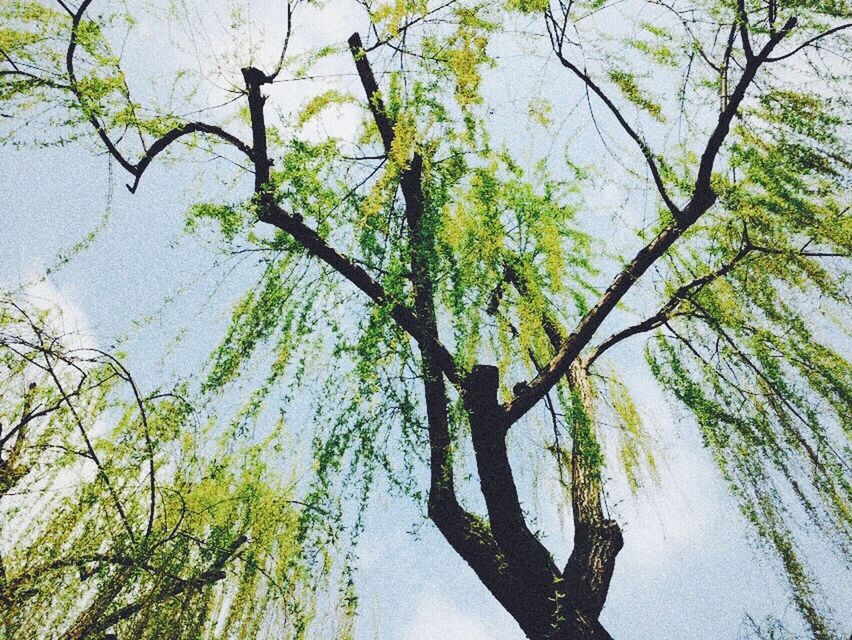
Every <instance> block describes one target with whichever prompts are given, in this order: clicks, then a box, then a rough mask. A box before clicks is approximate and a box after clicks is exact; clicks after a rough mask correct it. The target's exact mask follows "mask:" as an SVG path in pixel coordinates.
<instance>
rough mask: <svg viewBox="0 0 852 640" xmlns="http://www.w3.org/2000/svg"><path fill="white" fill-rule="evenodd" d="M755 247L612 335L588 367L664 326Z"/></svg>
mask: <svg viewBox="0 0 852 640" xmlns="http://www.w3.org/2000/svg"><path fill="white" fill-rule="evenodd" d="M752 249H754V247H752V246H751V245H750V244H745V245H743V248H742V249H740V250H739V251H738V252H737V254H736V255H735V256H734V257H733V258H731V260H730V261H728V262H727V263H725V264H724V265H722V266H721V267H719V268H718V269H716V270H715V271H711V272H710V273H708V274H705V275H703V276H701V277H700V278H696V279H695V280H692V281H691V282H688V283H686V284H685V285H683V286H681V287H679V288H678V289H677V291H675V292H674V294H672V296H671V298H669V300H668V301H667V302H666V303H665V304H664V305H663V306H662V307H660V309H659V310H658V311H657V312H656V313H655V314H654V315H652V316H650V317H648V318H646V319H645V320H642V321H641V322H638V323H636V324H634V325H632V326H629V327H626V328H624V329H622V330H621V331H618V332H617V333H614V334H612V335H611V336H609V337H608V338H607V339H606V340H604V341H603V342H601V343H600V345H598V346H597V347H596V348H595V349H593V350H592V352H591V354H589V357H588V358H587V359H586V366H587V367H590V366H592V363H593V362H594V361H595V360H597V359H598V358H599V357H600V356H601V355H603V353H604V352H605V351H607V350H608V349H609V348H611V347H613V346H615V345H616V344H618V343H619V342H621V341H622V340H625V339H627V338H629V337H631V336H634V335H637V334H639V333H645V332H647V331H652V330H654V329H656V328H657V327H660V326H662V325H663V324H664V323H665V322H666V321H667V320H669V318H671V316H672V314H673V313H674V312H675V311H676V310H677V308H678V307H679V306H680V305H681V303H682V302H684V301H685V300H687V299H688V297H689V296H690V295H692V294H693V293H694V292H696V291H698V290H700V289H701V288H702V287H704V286H705V285H708V284H710V283H711V282H713V281H714V280H718V279H719V278H723V277H724V276H726V275H728V274H729V273H730V272H731V271H732V270H733V269H734V267H735V266H736V265H737V263H739V262H740V261H741V260H742V259H743V258H745V257H746V255H747V254H748V253H749V252H750V251H752Z"/></svg>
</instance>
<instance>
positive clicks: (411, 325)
mask: <svg viewBox="0 0 852 640" xmlns="http://www.w3.org/2000/svg"><path fill="white" fill-rule="evenodd" d="M243 77H244V78H245V80H246V88H247V91H248V97H249V115H250V116H251V125H252V140H253V142H254V147H253V149H252V153H253V162H254V166H255V194H256V198H257V200H258V205H259V208H258V219H259V220H261V221H262V222H266V223H268V224H271V225H273V226H275V227H278V228H279V229H281V230H282V231H284V232H285V233H287V234H288V235H290V236H291V237H292V238H293V239H294V240H296V242H298V243H299V245H301V246H302V247H303V248H304V249H305V250H306V251H307V252H308V253H310V254H311V255H313V256H316V257H317V258H319V259H320V260H322V261H323V262H325V263H326V264H327V265H328V266H330V267H331V268H332V269H334V270H335V271H336V272H337V273H339V274H340V275H341V276H343V277H344V278H346V279H347V280H348V281H349V282H350V283H352V284H353V285H355V287H357V288H358V289H360V290H361V291H362V292H363V293H365V294H366V295H367V296H368V297H369V298H370V299H371V300H372V301H373V302H375V303H376V304H379V305H389V306H390V313H391V317H393V319H394V320H395V321H396V322H397V323H398V324H399V326H400V327H402V329H403V330H404V331H405V332H406V333H408V334H409V335H410V336H411V337H412V338H414V340H415V341H416V342H417V344H418V345H419V346H421V348H425V349H427V350H428V351H429V352H430V354H432V357H433V358H434V361H435V362H436V363H437V365H438V366H439V367H440V370H441V371H442V372H443V374H444V375H446V376H447V379H448V380H450V381H451V382H458V381H459V380H460V376H459V373H458V371H457V369H456V366H455V361H454V360H453V357H452V355H451V354H450V352H449V351H448V350H447V348H446V347H445V346H444V345H443V344H441V342H440V341H439V340H438V339H437V337H436V336H435V335H433V334H432V333H430V332H429V331H428V330H427V328H426V327H424V325H423V323H422V321H421V319H420V318H418V317H417V316H415V314H414V313H413V312H412V311H411V310H410V309H409V308H408V307H406V306H405V305H403V304H401V303H399V302H397V301H395V300H393V299H392V298H391V297H390V296H389V295H388V294H387V292H386V291H385V289H384V287H382V285H381V284H380V283H379V282H377V281H376V280H375V279H374V278H373V277H372V276H371V275H370V274H369V273H367V271H366V270H365V269H364V268H363V267H361V266H359V265H358V264H357V263H356V262H355V261H354V260H352V259H351V258H349V257H348V256H346V255H344V254H342V253H340V252H338V251H337V250H336V249H334V248H333V247H331V246H330V245H329V244H328V243H327V242H326V241H325V239H324V238H322V236H320V235H319V233H317V232H316V231H315V230H314V229H312V228H311V227H309V226H308V225H307V224H305V222H304V221H303V219H302V217H301V216H299V215H298V214H292V213H289V212H288V211H286V210H284V209H283V208H282V207H281V206H279V205H278V204H276V203H275V202H274V201H273V199H272V198H271V197H270V194H269V193H268V191H267V190H268V185H269V175H270V174H269V168H270V166H271V164H272V163H271V161H270V159H269V157H268V154H267V150H266V125H265V120H264V114H263V105H264V102H265V98H264V96H263V95H262V94H261V89H260V87H261V86H263V85H264V84H268V83H269V82H270V80H269V76H267V75H266V74H264V73H263V72H262V71H260V70H258V69H255V68H253V67H250V68H247V69H243Z"/></svg>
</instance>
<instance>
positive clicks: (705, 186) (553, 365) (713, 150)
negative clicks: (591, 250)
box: [503, 17, 796, 424]
mask: <svg viewBox="0 0 852 640" xmlns="http://www.w3.org/2000/svg"><path fill="white" fill-rule="evenodd" d="M795 25H796V18H794V17H793V18H790V19H789V20H787V22H786V23H785V24H784V26H783V27H782V29H781V30H780V31H778V32H777V33H776V34H774V35H773V36H772V37H771V38H770V39H769V41H768V42H767V43H766V45H764V47H763V48H762V49H761V51H760V53H759V54H758V55H756V56H755V57H754V59H753V60H752V61H750V62H748V63H747V64H746V67H745V69H744V71H743V75H742V76H741V77H740V80H739V82H738V83H737V86H736V88H735V89H734V91H733V93H732V94H731V96H730V100H729V101H728V104H727V107H726V108H725V109H724V110H723V111H722V113H721V114H720V115H719V121H718V123H717V125H716V127H715V129H714V130H713V132H712V134H711V135H710V138H709V139H708V141H707V146H706V147H705V149H704V152H703V154H702V155H701V160H700V162H699V167H698V172H697V175H696V179H695V186H694V187H693V194H692V197H691V199H690V201H689V203H688V204H687V205H686V207H684V209H683V210H682V211H680V212H679V213H678V214H677V215H676V216H675V220H674V221H673V222H672V223H671V224H669V225H668V226H666V227H665V228H664V229H663V230H662V231H661V232H660V233H659V234H657V236H656V237H655V238H654V239H653V240H651V242H649V243H648V244H647V245H645V247H643V248H642V249H640V250H639V252H638V253H637V254H636V255H635V256H634V257H633V259H632V260H631V261H630V262H629V263H628V264H627V266H626V267H625V268H624V269H623V270H622V271H621V272H620V273H619V274H618V275H617V276H616V277H615V279H614V280H613V281H612V283H611V284H610V286H609V287H608V288H607V290H606V291H605V292H604V293H603V295H602V296H601V297H600V299H599V300H598V302H597V303H596V304H595V305H594V306H593V307H592V308H591V309H590V310H589V311H588V312H587V313H586V315H585V316H583V318H582V319H581V320H580V322H579V323H578V324H577V326H576V328H575V329H574V331H573V332H572V333H571V334H570V335H569V336H568V337H567V338H566V339H565V340H564V341H563V343H562V346H561V347H560V348H559V351H558V353H557V354H556V356H554V358H553V359H552V360H551V361H550V362H549V363H548V364H547V366H546V367H545V368H544V369H543V370H542V372H541V373H539V374H538V375H537V376H536V377H535V378H534V379H533V380H532V382H530V384H529V385H526V386H524V388H523V389H522V391H521V393H519V394H517V395H516V396H515V397H514V398H512V400H511V401H509V402H508V403H507V404H504V405H503V408H504V411H505V412H506V414H507V417H508V420H509V422H510V424H511V423H514V422H516V421H517V420H519V419H520V418H521V416H523V415H524V414H525V413H526V412H527V411H529V410H530V409H531V408H532V407H533V406H534V405H535V404H536V403H537V402H538V401H539V400H541V398H542V397H544V395H545V394H546V393H547V392H548V391H550V389H552V388H553V386H554V385H555V384H556V383H557V382H558V381H559V379H560V378H561V377H562V376H564V375H565V374H566V373H567V372H568V370H569V368H570V366H571V363H572V362H573V361H574V360H575V359H576V358H577V356H579V355H580V352H581V351H582V350H583V349H584V348H585V347H586V346H587V345H588V344H589V341H590V340H591V339H592V338H593V337H594V334H595V332H596V331H597V329H598V328H599V327H600V325H601V324H602V323H603V321H604V320H605V319H606V318H607V317H608V316H609V314H610V313H611V312H612V310H613V309H614V308H615V307H616V305H617V304H618V303H619V301H620V300H621V299H622V298H623V297H624V296H625V294H626V293H627V292H628V291H630V289H631V288H632V287H633V285H634V284H635V283H636V281H637V280H638V279H639V278H640V277H641V276H642V275H643V274H644V273H645V272H646V271H647V270H648V269H649V268H650V267H651V265H653V264H654V263H655V262H656V261H657V260H658V259H659V258H660V257H661V256H662V255H663V254H665V252H666V251H668V249H669V248H670V247H671V246H672V245H673V244H674V243H675V242H676V241H677V240H678V239H680V237H681V236H683V234H684V233H685V232H686V231H687V229H689V228H690V227H691V226H692V225H693V224H694V223H695V221H696V220H698V218H699V217H701V216H702V215H703V214H704V213H705V212H706V211H707V210H708V209H710V207H712V206H713V204H714V203H715V202H716V194H715V193H714V192H713V190H712V188H711V186H710V178H711V175H712V171H713V165H714V163H715V161H716V157H717V155H718V153H719V150H720V149H721V147H722V143H723V142H724V140H725V138H726V136H727V134H728V132H729V131H730V127H731V122H732V121H733V119H734V117H735V116H736V114H737V112H738V110H739V106H740V104H741V103H742V100H743V98H744V97H745V94H746V90H747V89H748V87H749V86H750V85H751V83H752V81H753V80H754V77H755V75H756V74H757V71H758V69H759V68H760V66H761V65H762V64H763V63H764V62H765V61H766V59H767V58H768V57H769V54H770V53H771V52H772V50H773V49H774V48H775V46H776V45H777V44H778V43H779V42H781V40H782V39H783V38H784V37H785V36H786V35H787V34H788V33H789V32H790V31H791V30H792V29H793V27H795Z"/></svg>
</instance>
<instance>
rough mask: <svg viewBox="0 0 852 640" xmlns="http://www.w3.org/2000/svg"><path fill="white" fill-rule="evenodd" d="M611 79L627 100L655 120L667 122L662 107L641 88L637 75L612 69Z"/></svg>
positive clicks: (610, 72)
mask: <svg viewBox="0 0 852 640" xmlns="http://www.w3.org/2000/svg"><path fill="white" fill-rule="evenodd" d="M609 79H610V82H612V83H613V84H614V85H615V86H616V87H618V90H619V91H621V94H622V95H623V96H624V97H625V98H627V100H629V101H630V102H632V103H633V104H634V105H636V106H637V107H639V108H640V109H642V110H643V111H647V112H648V113H649V114H650V115H651V117H652V118H654V119H655V120H657V121H659V122H665V121H666V118H665V116H664V115H663V109H662V107H661V106H660V105H659V104H658V103H657V102H656V101H654V100H653V99H651V98H650V97H649V96H648V94H647V93H646V92H645V91H644V90H643V89H642V88H641V87H640V86H639V82H638V81H637V80H636V75H634V74H633V73H631V72H629V71H624V70H621V69H611V70H610V71H609Z"/></svg>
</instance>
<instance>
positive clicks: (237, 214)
mask: <svg viewBox="0 0 852 640" xmlns="http://www.w3.org/2000/svg"><path fill="white" fill-rule="evenodd" d="M206 220H212V221H213V222H215V223H216V224H217V225H218V226H219V231H220V233H221V234H222V236H223V237H224V238H225V240H226V241H227V242H233V241H234V239H235V238H236V236H237V235H238V234H240V233H241V232H242V231H243V230H244V229H245V226H246V223H247V220H246V215H245V213H244V212H243V211H240V209H239V207H236V206H234V205H228V204H211V203H201V202H200V203H198V204H194V205H192V207H191V208H190V210H189V212H188V214H187V219H186V228H187V231H194V230H195V229H196V228H197V226H198V224H199V223H200V222H201V221H206Z"/></svg>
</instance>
